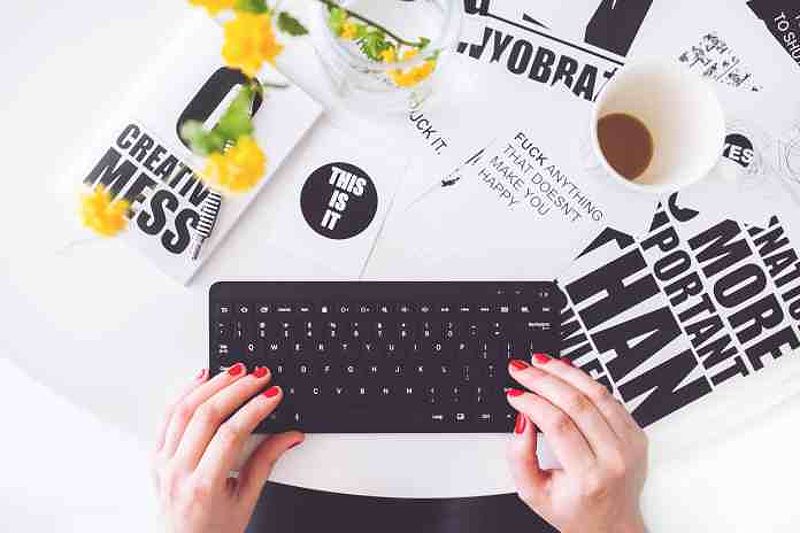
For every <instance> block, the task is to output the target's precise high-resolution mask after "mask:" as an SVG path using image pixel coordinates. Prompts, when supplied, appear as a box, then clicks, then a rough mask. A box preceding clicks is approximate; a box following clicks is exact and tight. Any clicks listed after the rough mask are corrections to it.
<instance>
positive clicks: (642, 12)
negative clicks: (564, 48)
mask: <svg viewBox="0 0 800 533" xmlns="http://www.w3.org/2000/svg"><path fill="white" fill-rule="evenodd" d="M652 4H653V0H603V1H602V2H601V3H600V5H599V6H598V7H597V10H596V11H595V13H594V16H592V19H591V20H590V21H589V24H588V25H587V26H586V35H585V38H584V40H585V41H586V42H587V43H588V44H592V45H594V46H597V47H598V48H602V49H603V50H608V51H609V52H614V53H615V54H619V55H621V56H626V55H628V52H629V51H630V49H631V45H633V41H634V39H636V35H637V34H638V33H639V29H640V28H641V27H642V24H643V23H644V19H645V17H646V16H647V12H648V11H649V10H650V6H651V5H652Z"/></svg>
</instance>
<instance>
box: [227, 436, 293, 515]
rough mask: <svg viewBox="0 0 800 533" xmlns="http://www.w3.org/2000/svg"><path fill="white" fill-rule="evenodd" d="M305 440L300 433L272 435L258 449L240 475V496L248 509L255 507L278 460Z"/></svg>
mask: <svg viewBox="0 0 800 533" xmlns="http://www.w3.org/2000/svg"><path fill="white" fill-rule="evenodd" d="M304 439H305V436H304V435H303V434H302V433H300V432H299V431H290V432H288V433H280V434H278V435H272V436H271V437H268V438H267V439H266V440H264V442H262V443H261V444H260V445H259V446H258V448H256V450H255V451H254V452H253V455H251V456H250V459H248V460H247V462H246V463H245V465H244V467H242V471H241V472H240V474H239V495H240V498H241V499H242V501H243V503H244V504H245V505H246V506H247V507H248V508H252V507H254V506H255V504H256V502H257V501H258V497H259V495H260V494H261V491H262V490H263V489H264V484H265V483H266V482H267V480H268V479H269V476H270V474H271V473H272V468H273V467H274V466H275V463H276V462H277V461H278V459H280V458H281V456H282V455H283V454H284V453H286V451H288V450H289V449H291V448H294V447H295V446H297V445H298V444H300V443H301V442H303V440H304Z"/></svg>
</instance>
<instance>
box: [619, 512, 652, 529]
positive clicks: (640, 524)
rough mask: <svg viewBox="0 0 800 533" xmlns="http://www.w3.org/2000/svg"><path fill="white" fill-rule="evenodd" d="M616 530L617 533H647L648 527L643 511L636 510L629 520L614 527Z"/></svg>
mask: <svg viewBox="0 0 800 533" xmlns="http://www.w3.org/2000/svg"><path fill="white" fill-rule="evenodd" d="M614 532H615V533H617V532H619V533H647V528H646V527H645V525H644V518H643V517H642V513H640V512H638V511H637V512H636V513H635V514H634V516H632V517H631V518H630V519H629V520H626V521H624V522H622V523H621V524H619V525H617V526H615V527H614Z"/></svg>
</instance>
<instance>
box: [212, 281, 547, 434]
mask: <svg viewBox="0 0 800 533" xmlns="http://www.w3.org/2000/svg"><path fill="white" fill-rule="evenodd" d="M559 298H561V296H560V293H559V291H558V290H557V289H556V288H555V287H554V285H553V284H552V283H544V282H519V283H513V282H452V283H451V282H345V283H338V282H290V283H281V282H276V283H272V282H231V283H228V282H223V283H217V284H215V285H214V286H213V287H212V288H211V291H210V308H209V309H210V342H211V346H210V350H211V351H210V364H209V369H210V370H211V373H212V374H216V373H219V372H222V371H224V370H226V369H227V368H228V367H230V366H232V365H233V364H235V363H237V362H242V363H244V364H245V365H246V366H247V367H248V369H250V370H252V369H253V368H254V367H255V366H266V367H268V368H269V369H270V370H271V371H272V380H273V383H275V384H277V385H280V386H281V387H282V389H283V392H284V400H283V402H282V403H281V405H280V406H279V408H278V409H277V410H276V411H275V412H274V413H273V414H272V415H271V416H270V417H269V418H268V419H267V420H265V421H264V423H263V424H262V425H261V427H260V428H259V432H264V433H274V432H278V431H284V430H286V429H300V430H302V431H305V432H309V433H495V432H508V431H509V430H510V429H511V428H512V426H513V422H514V415H515V413H514V412H513V411H512V410H511V409H510V408H509V407H508V404H507V402H506V399H505V391H504V389H505V388H506V387H508V386H510V385H511V383H510V381H509V380H510V378H509V377H508V372H507V364H508V360H509V359H511V358H517V359H530V356H531V354H532V353H536V352H545V353H550V354H557V353H558V348H559V328H558V316H559V310H560V308H559V306H560V303H559Z"/></svg>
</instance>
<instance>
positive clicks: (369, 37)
mask: <svg viewBox="0 0 800 533" xmlns="http://www.w3.org/2000/svg"><path fill="white" fill-rule="evenodd" d="M360 44H361V51H362V52H364V55H366V56H367V57H368V58H370V59H372V60H373V61H383V58H382V57H381V54H382V53H383V52H384V50H387V49H389V48H391V47H392V45H391V44H390V43H388V42H387V41H386V34H385V33H384V32H383V31H382V30H379V29H377V28H373V29H369V30H367V32H366V33H365V34H364V37H363V38H362V39H361V41H360Z"/></svg>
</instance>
